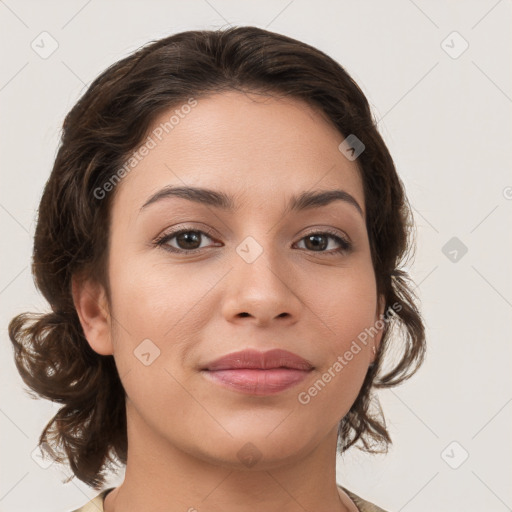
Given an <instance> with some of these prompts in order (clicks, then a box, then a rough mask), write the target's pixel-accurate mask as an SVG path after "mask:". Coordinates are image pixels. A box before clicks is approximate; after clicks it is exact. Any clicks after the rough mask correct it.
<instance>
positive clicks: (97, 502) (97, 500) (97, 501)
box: [71, 487, 114, 512]
mask: <svg viewBox="0 0 512 512" xmlns="http://www.w3.org/2000/svg"><path fill="white" fill-rule="evenodd" d="M112 490H114V487H111V488H109V489H105V490H104V491H102V492H100V493H99V494H98V495H97V496H95V497H94V498H93V499H92V500H91V501H89V502H87V503H86V504H85V505H83V506H82V507H80V508H77V509H75V510H72V511H71V512H103V501H104V500H105V496H106V495H107V494H108V493H109V492H110V491H112Z"/></svg>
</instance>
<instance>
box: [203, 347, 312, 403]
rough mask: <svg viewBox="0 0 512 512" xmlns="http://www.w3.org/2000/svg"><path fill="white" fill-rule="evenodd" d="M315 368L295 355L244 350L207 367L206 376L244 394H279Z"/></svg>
mask: <svg viewBox="0 0 512 512" xmlns="http://www.w3.org/2000/svg"><path fill="white" fill-rule="evenodd" d="M313 369H314V367H313V365H312V364H311V363H310V362H309V361H306V359H303V358H302V357H300V356H298V355H297V354H293V353H292V352H288V351H287V350H281V349H274V350H269V351H268V352H258V351H257V350H243V351H241V352H234V353H232V354H228V355H227V356H223V357H221V358H219V359H216V360H215V361H213V362H211V363H209V364H207V365H206V367H205V368H203V369H202V370H203V372H202V373H203V374H204V375H205V377H206V378H207V379H209V380H210V381H211V382H214V383H216V384H219V385H221V386H223V387H225V388H229V389H231V390H233V391H237V392H240V393H244V394H250V395H257V396H264V395H272V394H275V393H279V392H281V391H284V390H285V389H288V388H290V387H292V386H294V385H296V384H298V383H299V382H301V381H303V380H304V379H305V378H306V377H307V376H308V375H309V373H310V372H311V371H312V370H313Z"/></svg>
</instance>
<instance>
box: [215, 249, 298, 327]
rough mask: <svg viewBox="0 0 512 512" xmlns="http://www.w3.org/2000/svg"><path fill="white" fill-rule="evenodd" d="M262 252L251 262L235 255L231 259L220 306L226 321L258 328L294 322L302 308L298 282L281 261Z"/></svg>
mask: <svg viewBox="0 0 512 512" xmlns="http://www.w3.org/2000/svg"><path fill="white" fill-rule="evenodd" d="M266 254H269V253H268V252H267V253H266V251H264V252H263V254H261V255H260V256H259V257H258V258H257V259H256V260H255V261H253V262H252V263H248V262H247V261H245V260H244V259H243V258H242V257H239V256H238V255H235V257H234V258H233V268H232V270H231V271H230V273H229V275H228V285H227V289H226V290H225V295H224V300H223V306H222V311H223V315H224V317H225V318H226V320H228V321H230V322H251V323H254V324H255V325H258V326H261V327H264V326H270V325H272V323H273V322H279V325H283V326H284V325H292V324H294V323H295V322H297V321H298V319H299V316H300V314H301V310H302V308H303V303H302V301H301V299H300V298H299V297H300V286H299V285H300V283H298V282H297V279H294V275H293V269H292V268H291V267H290V266H289V265H287V263H286V262H285V261H283V260H282V259H280V260H279V261H278V258H276V257H270V255H269V256H266Z"/></svg>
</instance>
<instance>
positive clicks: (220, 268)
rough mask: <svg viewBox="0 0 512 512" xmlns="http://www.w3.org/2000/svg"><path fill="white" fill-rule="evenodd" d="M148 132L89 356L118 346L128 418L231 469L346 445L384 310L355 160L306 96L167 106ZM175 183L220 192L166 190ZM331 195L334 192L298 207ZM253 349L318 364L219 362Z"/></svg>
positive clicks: (124, 188) (119, 204)
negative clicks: (341, 435) (101, 324)
mask: <svg viewBox="0 0 512 512" xmlns="http://www.w3.org/2000/svg"><path fill="white" fill-rule="evenodd" d="M175 110H178V111H179V112H180V114H181V115H179V116H178V117H176V118H175V119H174V121H173V125H172V126H173V127H172V129H170V128H169V126H170V125H169V124H168V125H167V131H168V133H166V130H165V129H164V130H162V127H161V123H165V122H167V121H169V118H170V117H171V115H172V114H173V112H174V111H175ZM185 112H187V113H186V114H185ZM176 119H179V121H178V122H176ZM159 126H160V129H159V130H158V127H159ZM152 130H156V131H152V133H150V134H149V135H150V136H151V137H152V139H153V142H149V143H148V144H147V151H145V150H142V152H139V154H142V153H144V154H145V156H143V157H142V158H141V161H140V162H139V163H138V164H137V166H136V167H135V168H134V169H133V170H131V171H130V172H129V173H128V174H126V176H125V177H124V178H123V179H122V181H121V183H120V184H119V185H117V186H118V187H119V189H118V190H116V197H115V201H114V203H113V210H112V218H111V226H110V237H111V238H110V247H109V251H110V252H109V276H110V286H111V293H112V296H111V298H112V302H111V304H110V313H111V316H112V318H113V323H112V325H111V331H110V333H109V336H108V340H107V338H103V339H102V340H101V341H100V340H99V339H98V340H97V341H93V342H92V343H91V345H92V346H93V348H95V349H96V350H97V351H98V352H101V353H113V355H114V358H115V362H116V365H117V367H118V370H119V375H120V376H121V380H122V384H123V386H124V388H125V390H126V394H127V414H128V417H129V420H128V421H129V423H130V422H131V424H132V425H136V426H137V427H136V428H137V429H138V431H139V432H140V433H142V432H144V435H145V436H146V437H147V436H149V437H151V436H154V439H159V440H160V441H163V442H164V445H167V444H170V445H172V446H174V447H178V448H179V449H181V450H183V451H185V452H187V453H189V454H192V455H194V456H196V457H199V458H200V459H202V460H206V461H214V462H215V463H217V464H218V463H220V464H222V465H226V466H233V465H236V466H240V467H242V466H243V465H245V466H247V467H249V466H250V465H251V464H252V463H253V462H250V463H249V462H248V461H249V460H251V461H254V460H256V461H258V463H259V464H260V466H259V467H263V466H265V465H268V466H269V467H270V466H272V464H275V463H276V461H277V460H280V461H283V460H288V461H293V460H296V458H297V457H301V456H305V455H306V454H308V453H310V452H311V451H312V450H314V449H315V448H316V447H318V446H319V445H320V444H321V443H322V442H326V440H327V439H328V440H329V443H330V442H331V441H333V440H335V439H336V431H337V424H338V422H339V421H340V420H341V418H342V417H343V416H344V415H345V414H346V413H347V412H348V410H349V409H350V407H351V405H352V404H353V402H354V401H355V399H356V397H357V395H358V392H359V390H360V388H361V385H362V382H363V380H364V377H365V375H366V372H367V370H368V365H369V364H370V363H371V361H372V360H373V351H372V348H373V346H374V344H378V342H379V336H376V337H375V339H374V340H372V339H371V338H367V342H366V343H361V342H360V341H358V336H360V335H361V333H363V332H365V329H366V330H367V329H369V328H371V327H372V326H374V324H375V322H376V321H377V320H378V318H379V314H380V313H381V312H382V310H381V309H379V308H378V303H377V294H376V282H375V275H374V271H373V267H372V262H371V257H370V247H369V241H368V236H367V231H366V227H365V204H364V195H363V186H362V182H361V178H360V176H359V172H358V168H357V161H351V160H349V159H347V158H346V157H345V156H344V154H343V153H342V152H341V151H340V150H339V149H338V146H339V145H340V143H341V142H342V141H343V140H344V137H343V136H342V135H341V134H340V133H339V132H338V131H337V130H336V129H335V128H334V127H333V126H331V125H330V124H329V123H328V122H327V121H326V120H325V118H324V117H323V116H322V115H321V114H319V113H318V112H317V111H315V110H313V109H312V108H311V107H309V106H308V105H306V104H305V103H302V102H301V101H299V100H291V99H287V100H278V99H275V98H270V97H262V96H261V95H255V94H250V95H244V94H241V93H238V92H230V93H224V94H218V95H213V96H210V97H207V98H199V99H197V104H196V105H195V106H194V107H193V108H190V109H188V108H182V109H181V110H180V106H178V107H176V108H173V109H169V111H168V112H166V113H165V114H164V115H162V116H161V117H160V118H159V119H158V120H157V121H156V122H155V124H154V126H153V127H152ZM155 134H159V136H160V139H161V140H159V138H158V137H157V136H156V135H155ZM347 135H349V134H347ZM153 146H154V147H153ZM171 186H172V187H174V188H178V187H179V188H180V189H186V188H188V187H194V188H197V189H208V190H209V191H211V192H212V193H211V194H207V193H205V192H201V193H199V192H195V193H191V192H189V193H188V197H189V198H188V199H187V197H185V195H187V194H185V192H183V191H182V192H180V194H179V195H171V194H168V195H165V194H160V195H159V197H156V196H155V194H157V193H159V192H160V191H162V190H163V189H165V188H166V187H171ZM168 190H169V189H168ZM334 190H341V191H343V194H341V199H339V198H338V199H333V200H331V201H324V202H322V201H318V202H315V201H309V202H308V201H307V200H304V201H299V202H298V203H297V204H296V205H295V207H294V208H292V204H293V202H294V201H295V199H296V198H299V197H300V196H301V195H302V194H307V195H308V196H309V195H311V194H316V193H318V192H320V191H322V192H325V191H334ZM219 198H222V199H223V201H224V202H223V203H222V204H221V201H220V200H219ZM294 198H295V199H294ZM295 202H296V201H295ZM224 203H226V204H224ZM182 230H183V231H185V233H182V234H180V235H177V236H173V233H175V232H176V231H182ZM338 237H339V238H338ZM158 239H159V240H160V244H157V243H156V241H157V240H158ZM347 243H348V245H347ZM360 339H361V337H360V338H359V340H360ZM354 341H355V342H356V345H354ZM356 346H357V347H358V349H359V350H358V349H357V348H355V347H356ZM246 349H251V350H253V351H257V352H267V351H270V350H274V349H282V350H286V351H289V352H291V353H293V354H295V355H296V356H298V357H300V358H303V359H304V360H306V361H307V362H309V363H310V366H309V367H307V366H304V369H300V368H298V367H297V366H300V365H296V364H295V363H296V361H295V362H294V361H293V358H292V359H289V358H287V357H281V356H280V355H279V354H278V355H277V357H275V358H269V359H268V361H267V362H266V363H267V366H266V367H265V364H264V363H265V361H264V360H263V359H262V358H258V357H256V358H255V359H251V358H250V357H248V358H244V357H243V356H242V357H235V358H234V362H233V361H231V363H229V362H228V363H226V364H225V365H224V366H220V365H217V366H215V365H213V364H212V363H213V362H214V361H215V360H217V359H218V358H220V357H222V356H226V355H228V354H230V353H234V352H239V351H242V350H246ZM348 353H350V354H352V357H350V355H349V354H348ZM253 355H254V354H253ZM237 361H238V362H237ZM342 361H343V362H342ZM336 363H338V364H336ZM251 364H252V367H251ZM280 365H284V366H285V368H281V369H279V370H278V369H276V367H277V366H280ZM248 367H250V368H249V369H248ZM272 367H273V369H272ZM292 367H294V368H292ZM311 367H312V369H309V370H308V369H306V368H311ZM340 367H341V369H340ZM265 368H266V369H265ZM326 375H327V376H326ZM329 377H330V378H329ZM315 383H316V387H315ZM315 390H316V392H315ZM248 443H250V444H248ZM262 465H263V466H262Z"/></svg>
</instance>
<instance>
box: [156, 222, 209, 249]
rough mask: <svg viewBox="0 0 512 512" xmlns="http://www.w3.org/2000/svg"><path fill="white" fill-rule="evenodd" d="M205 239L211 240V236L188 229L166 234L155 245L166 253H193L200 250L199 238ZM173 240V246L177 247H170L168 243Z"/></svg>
mask: <svg viewBox="0 0 512 512" xmlns="http://www.w3.org/2000/svg"><path fill="white" fill-rule="evenodd" d="M203 237H206V238H209V239H210V240H211V236H210V234H209V233H206V232H204V231H201V230H199V229H189V228H183V229H180V230H178V231H173V232H171V233H166V234H165V235H163V236H162V237H160V238H159V239H157V240H156V241H155V244H156V245H158V246H161V247H163V248H164V249H166V250H167V251H170V252H178V253H185V252H186V253H194V252H196V251H199V250H201V249H202V248H203V247H201V238H203ZM173 239H176V240H175V244H177V245H178V247H175V246H173V245H170V243H169V242H171V240H173Z"/></svg>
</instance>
